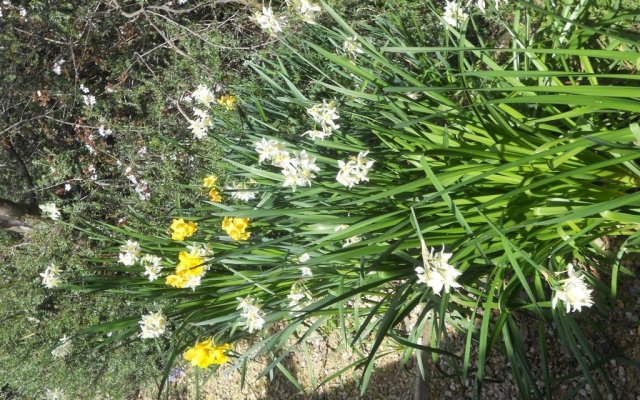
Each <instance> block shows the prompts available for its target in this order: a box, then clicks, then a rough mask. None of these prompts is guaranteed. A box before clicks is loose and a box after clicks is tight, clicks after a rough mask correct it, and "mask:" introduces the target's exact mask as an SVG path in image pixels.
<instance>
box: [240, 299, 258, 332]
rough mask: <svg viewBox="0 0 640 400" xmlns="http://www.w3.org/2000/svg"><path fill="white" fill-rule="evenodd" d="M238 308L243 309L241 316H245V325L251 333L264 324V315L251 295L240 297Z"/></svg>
mask: <svg viewBox="0 0 640 400" xmlns="http://www.w3.org/2000/svg"><path fill="white" fill-rule="evenodd" d="M236 299H237V300H238V301H239V304H238V307H236V309H237V310H241V313H240V316H241V317H242V318H244V321H243V322H244V326H245V328H247V331H248V332H249V333H252V332H253V331H259V330H261V329H262V327H263V326H264V322H265V321H264V315H263V314H262V311H261V310H260V307H259V306H258V305H257V303H256V300H255V299H253V298H251V297H244V298H243V297H238V298H236Z"/></svg>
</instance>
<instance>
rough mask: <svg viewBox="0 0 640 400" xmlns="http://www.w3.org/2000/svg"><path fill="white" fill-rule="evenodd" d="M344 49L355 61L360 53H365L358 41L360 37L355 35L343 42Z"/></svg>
mask: <svg viewBox="0 0 640 400" xmlns="http://www.w3.org/2000/svg"><path fill="white" fill-rule="evenodd" d="M342 51H344V53H345V54H346V55H347V56H349V58H350V59H351V60H352V61H354V60H355V59H356V58H357V57H358V54H362V53H364V51H363V50H362V47H361V46H360V44H359V43H358V38H357V37H355V36H351V37H348V38H346V39H345V40H344V42H343V43H342Z"/></svg>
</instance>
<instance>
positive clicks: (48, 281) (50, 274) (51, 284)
mask: <svg viewBox="0 0 640 400" xmlns="http://www.w3.org/2000/svg"><path fill="white" fill-rule="evenodd" d="M61 273H62V270H61V269H60V268H58V267H57V266H56V265H55V264H53V263H52V264H49V266H48V267H47V268H46V269H45V270H44V272H42V273H41V274H40V276H41V277H42V286H44V287H46V288H47V289H53V288H56V287H58V285H60V274H61Z"/></svg>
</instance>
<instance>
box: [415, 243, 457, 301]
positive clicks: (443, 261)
mask: <svg viewBox="0 0 640 400" xmlns="http://www.w3.org/2000/svg"><path fill="white" fill-rule="evenodd" d="M451 256H452V254H451V253H445V252H444V246H442V250H441V251H440V253H435V249H433V248H432V249H431V252H427V249H426V246H425V245H424V244H423V245H422V262H423V267H418V268H416V270H415V271H416V274H417V275H418V282H421V283H424V284H426V285H427V286H429V287H430V288H431V289H433V293H435V294H440V292H441V291H442V289H443V288H444V292H445V293H449V292H450V291H451V288H457V287H461V286H462V285H460V284H459V283H458V282H457V281H456V279H457V278H458V276H460V275H462V272H460V271H459V270H458V269H456V268H455V267H454V266H452V265H451V264H449V259H450V258H451Z"/></svg>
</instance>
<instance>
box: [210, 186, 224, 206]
mask: <svg viewBox="0 0 640 400" xmlns="http://www.w3.org/2000/svg"><path fill="white" fill-rule="evenodd" d="M209 198H210V199H211V201H213V202H215V203H222V196H220V192H218V191H217V190H216V189H215V188H213V189H211V190H209Z"/></svg>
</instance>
